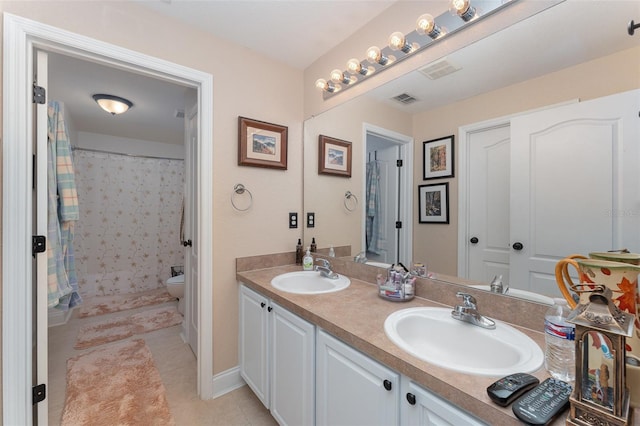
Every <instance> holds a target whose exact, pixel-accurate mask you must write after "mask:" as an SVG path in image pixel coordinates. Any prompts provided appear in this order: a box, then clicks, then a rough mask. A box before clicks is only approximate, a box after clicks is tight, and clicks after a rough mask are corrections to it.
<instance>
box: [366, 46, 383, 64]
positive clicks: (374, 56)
mask: <svg viewBox="0 0 640 426" xmlns="http://www.w3.org/2000/svg"><path fill="white" fill-rule="evenodd" d="M381 59H382V52H381V51H380V48H379V47H377V46H371V47H370V48H369V49H367V61H369V62H371V63H372V64H377V63H380V60H381Z"/></svg>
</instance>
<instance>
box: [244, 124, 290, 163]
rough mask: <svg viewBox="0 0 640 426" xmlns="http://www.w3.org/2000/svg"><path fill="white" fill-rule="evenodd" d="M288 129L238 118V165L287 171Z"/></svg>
mask: <svg viewBox="0 0 640 426" xmlns="http://www.w3.org/2000/svg"><path fill="white" fill-rule="evenodd" d="M287 133H288V128H287V127H285V126H280V125H278V124H271V123H266V122H264V121H258V120H252V119H250V118H245V117H238V165H239V166H253V167H268V168H272V169H283V170H286V169H287Z"/></svg>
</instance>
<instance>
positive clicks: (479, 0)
mask: <svg viewBox="0 0 640 426" xmlns="http://www.w3.org/2000/svg"><path fill="white" fill-rule="evenodd" d="M456 1H457V3H464V4H465V5H468V8H467V9H466V10H465V11H463V13H462V15H460V14H457V13H453V12H444V13H442V14H441V15H439V16H437V17H435V18H434V21H435V22H437V23H435V24H434V27H433V29H430V30H429V31H428V32H425V31H424V30H423V29H416V30H413V31H411V32H410V33H409V34H406V35H404V36H403V34H402V33H400V32H395V33H393V34H392V35H391V36H390V38H389V44H390V46H385V47H384V48H378V47H376V46H371V47H370V48H369V49H368V50H367V57H366V59H364V60H361V61H358V59H356V58H353V59H350V60H349V62H348V63H347V71H345V72H342V71H341V70H339V69H335V70H333V71H332V72H331V78H330V79H329V82H327V80H325V79H318V80H317V81H316V87H317V88H319V89H320V90H322V98H323V99H324V100H326V99H329V98H331V97H332V96H334V95H335V94H337V93H338V92H341V91H344V90H346V89H348V88H349V87H352V86H354V85H356V84H358V83H360V82H362V81H364V80H366V79H368V78H369V77H371V76H372V75H374V74H377V73H378V72H380V71H382V70H385V69H387V68H389V67H390V66H393V65H394V64H397V63H398V62H400V61H402V60H404V59H406V58H408V57H409V56H411V55H414V54H416V53H418V52H421V51H423V50H424V49H426V48H427V47H429V46H431V45H432V44H433V43H436V42H438V41H440V40H442V39H443V38H446V37H449V36H450V35H451V34H454V33H456V32H458V31H460V30H461V29H463V28H466V27H468V26H469V25H471V24H473V23H475V22H478V21H480V20H482V18H484V17H485V16H489V15H491V14H493V13H495V12H497V11H498V10H501V9H503V8H505V7H506V6H508V5H509V4H511V3H515V2H517V1H519V0H470V1H468V0H452V4H453V2H456ZM470 11H473V16H472V14H471V12H470ZM424 16H425V15H422V16H421V17H420V18H422V17H424ZM334 77H335V78H334Z"/></svg>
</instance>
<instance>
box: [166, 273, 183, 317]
mask: <svg viewBox="0 0 640 426" xmlns="http://www.w3.org/2000/svg"><path fill="white" fill-rule="evenodd" d="M166 285H167V291H168V292H169V294H170V295H172V296H173V297H177V298H178V312H180V313H181V314H182V315H184V274H180V275H176V276H175V277H171V278H169V279H168V280H167V282H166Z"/></svg>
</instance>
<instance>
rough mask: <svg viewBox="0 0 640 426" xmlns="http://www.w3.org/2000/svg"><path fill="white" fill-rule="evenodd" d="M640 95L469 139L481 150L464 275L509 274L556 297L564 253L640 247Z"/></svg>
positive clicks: (544, 114) (560, 111) (564, 109)
mask: <svg viewBox="0 0 640 426" xmlns="http://www.w3.org/2000/svg"><path fill="white" fill-rule="evenodd" d="M639 93H640V91H637V90H636V91H631V92H625V93H621V94H618V95H612V96H607V97H604V98H600V99H595V100H591V101H586V102H580V103H574V104H570V105H565V106H560V107H555V108H550V109H546V110H542V111H538V112H533V113H531V114H526V115H522V116H518V117H515V118H513V119H511V120H510V121H511V124H510V127H509V126H507V127H505V129H506V132H507V133H506V134H503V135H498V134H493V132H498V130H491V129H489V128H487V129H486V130H485V131H483V132H479V133H477V134H472V135H468V137H467V143H468V144H471V143H473V142H476V143H477V145H478V146H476V147H472V146H469V147H468V149H467V152H468V156H469V158H468V161H467V163H468V166H467V173H469V175H468V182H469V191H468V193H467V195H466V197H467V200H468V203H469V208H468V212H467V213H468V214H467V218H466V219H465V220H466V221H467V223H468V229H467V233H466V236H465V240H464V241H465V243H464V244H465V249H466V251H467V265H466V267H467V270H466V273H467V275H466V277H467V278H472V279H477V280H480V281H485V282H487V281H490V280H491V278H492V277H493V275H494V274H495V275H498V274H499V271H501V270H503V271H505V273H506V272H507V271H508V274H509V278H510V279H509V281H508V283H509V286H510V287H512V288H517V289H522V290H528V291H534V292H536V293H540V294H546V295H550V296H553V295H558V296H559V295H560V293H559V290H558V288H557V284H556V281H555V276H554V268H555V264H556V263H557V262H558V260H560V259H562V258H564V257H565V256H568V255H570V254H573V253H580V254H583V255H587V254H588V253H589V252H592V251H607V250H612V249H619V248H623V247H624V248H627V249H629V250H630V251H633V252H638V251H639V250H640V247H638V243H637V235H638V234H639V233H640V224H638V221H637V219H636V220H634V217H635V218H637V215H638V210H637V202H638V200H639V199H640V194H639V191H638V187H637V182H638V181H639V179H640V176H639V172H638V169H637V161H638V158H639V156H640V150H639V148H638V147H637V140H638V139H639V138H640V129H639V128H638V126H637V125H635V121H634V120H637V117H635V114H637V111H638V110H639V109H640V105H639V103H640V96H638V94H639ZM485 136H486V137H487V138H486V140H485V139H483V138H484V137H485ZM509 137H510V143H507V144H506V145H505V144H504V142H501V141H508V140H509V139H508V138H509ZM461 139H462V138H461ZM501 144H502V145H503V146H504V147H505V148H507V149H504V148H502V149H500V147H501ZM474 150H475V151H474ZM488 153H490V155H489V154H488ZM485 163H486V164H485ZM505 164H506V167H507V168H508V170H510V171H509V173H506V170H505V167H503V166H504V165H505ZM482 167H484V169H482ZM479 169H482V170H479ZM461 222H462V219H461ZM473 237H476V238H477V240H478V243H476V244H474V243H472V242H471V239H472V238H473ZM483 240H484V241H485V243H483V244H484V245H481V243H480V242H481V241H483ZM516 243H520V244H516ZM505 260H506V261H507V262H506V263H505V262H504V261H505ZM459 275H460V276H465V275H463V274H459ZM503 275H504V273H503ZM503 278H504V277H503ZM503 282H507V281H503Z"/></svg>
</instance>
